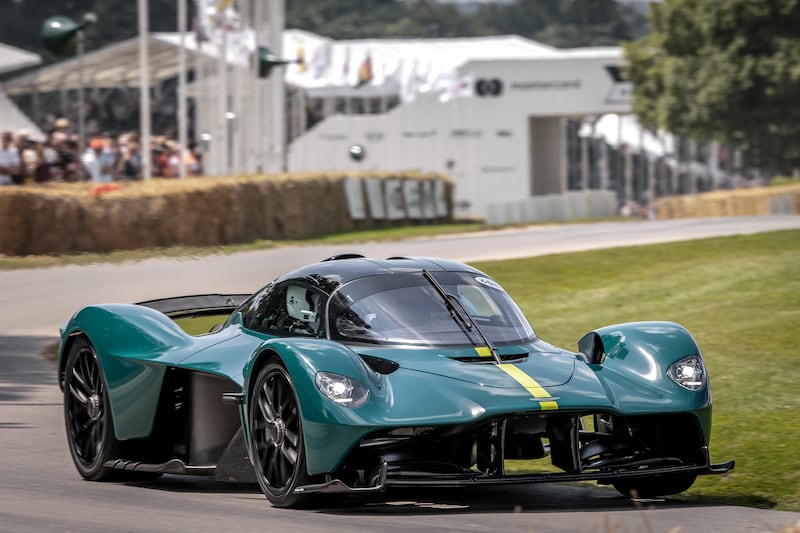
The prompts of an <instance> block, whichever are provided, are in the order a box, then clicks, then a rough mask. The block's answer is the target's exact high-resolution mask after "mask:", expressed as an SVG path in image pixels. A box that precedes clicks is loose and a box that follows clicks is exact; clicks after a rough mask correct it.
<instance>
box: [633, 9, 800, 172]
mask: <svg viewBox="0 0 800 533" xmlns="http://www.w3.org/2000/svg"><path fill="white" fill-rule="evenodd" d="M651 27H652V33H650V34H649V35H647V36H646V37H643V38H641V39H639V40H636V41H634V42H631V43H628V44H627V45H626V46H625V54H626V58H627V62H628V75H629V77H630V79H631V81H632V82H633V84H634V97H633V110H634V112H635V113H636V114H637V115H638V116H639V117H640V118H641V119H642V121H643V123H644V124H646V125H647V126H648V127H650V128H653V129H656V128H663V129H666V130H668V131H672V132H674V133H677V134H679V135H683V136H687V137H694V138H697V139H702V140H718V141H721V142H724V143H732V144H734V145H736V146H737V147H738V148H739V149H741V150H742V152H743V154H744V156H745V158H746V161H747V163H749V164H751V165H753V166H758V167H761V168H765V169H768V170H770V171H773V172H784V173H789V172H791V171H792V169H795V168H798V167H800V32H799V31H798V28H800V0H726V1H724V2H708V1H705V0H666V1H665V2H664V3H662V4H659V5H654V6H653V9H652V11H651Z"/></svg>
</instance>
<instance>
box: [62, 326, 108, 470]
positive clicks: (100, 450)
mask: <svg viewBox="0 0 800 533" xmlns="http://www.w3.org/2000/svg"><path fill="white" fill-rule="evenodd" d="M64 422H65V425H66V429H67V442H68V443H69V451H70V454H71V455H72V461H73V462H74V463H75V467H76V468H77V469H78V473H80V475H81V476H82V477H84V478H85V479H89V480H92V481H100V480H103V479H108V478H110V477H111V475H112V474H113V472H114V471H113V469H111V468H107V467H105V466H103V465H104V464H105V463H106V461H108V460H110V459H114V458H115V454H116V451H117V448H118V443H117V440H116V439H115V438H114V423H113V421H112V418H111V410H110V409H109V404H108V395H107V389H106V383H105V378H104V377H103V372H102V370H101V368H100V363H99V362H98V360H97V354H96V353H95V350H94V348H93V347H92V345H91V343H90V342H89V341H88V340H87V339H86V338H85V337H81V338H79V339H77V340H76V341H75V342H74V343H73V344H72V346H71V347H70V350H69V354H68V355H67V364H66V366H65V368H64Z"/></svg>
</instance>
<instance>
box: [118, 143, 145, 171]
mask: <svg viewBox="0 0 800 533" xmlns="http://www.w3.org/2000/svg"><path fill="white" fill-rule="evenodd" d="M123 146H124V148H125V149H124V150H123V151H122V160H121V164H120V166H119V175H120V176H121V177H122V178H124V179H128V180H139V179H142V153H141V151H140V150H139V142H138V141H137V140H134V139H131V140H129V141H128V142H127V143H126V144H125V145H123Z"/></svg>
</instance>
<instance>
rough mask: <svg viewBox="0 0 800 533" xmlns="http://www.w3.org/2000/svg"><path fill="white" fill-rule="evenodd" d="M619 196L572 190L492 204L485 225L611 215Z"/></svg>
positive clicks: (609, 193)
mask: <svg viewBox="0 0 800 533" xmlns="http://www.w3.org/2000/svg"><path fill="white" fill-rule="evenodd" d="M616 208H617V197H616V194H615V193H614V192H613V191H595V190H586V191H571V192H566V193H564V194H543V195H539V196H531V197H528V198H523V199H521V200H517V201H516V202H506V203H497V204H491V205H490V206H489V208H488V215H487V217H486V224H488V225H490V226H498V225H504V224H521V223H526V222H549V221H554V220H575V219H585V218H599V217H610V216H614V215H615V214H616Z"/></svg>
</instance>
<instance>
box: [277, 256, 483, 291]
mask: <svg viewBox="0 0 800 533" xmlns="http://www.w3.org/2000/svg"><path fill="white" fill-rule="evenodd" d="M423 269H424V270H428V271H429V272H441V271H449V272H471V273H473V274H483V273H482V272H481V271H479V270H476V269H474V268H472V267H471V266H468V265H465V264H464V263H459V262H457V261H450V260H448V259H441V258H438V257H390V258H388V259H373V258H368V257H362V256H358V255H357V254H342V255H339V256H333V257H329V258H327V259H324V260H323V261H320V262H319V263H314V264H311V265H306V266H304V267H300V268H298V269H296V270H293V271H291V272H289V273H287V274H284V275H283V276H281V277H279V278H278V279H276V280H275V283H279V282H282V281H287V280H297V281H301V282H303V283H307V284H310V285H314V286H317V287H319V288H320V289H322V290H324V291H326V292H328V293H330V292H332V291H333V290H335V288H336V287H338V286H340V285H343V284H345V283H348V282H350V281H353V280H355V279H359V278H365V277H369V276H378V275H387V274H398V273H404V272H420V271H422V270H423Z"/></svg>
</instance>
